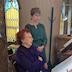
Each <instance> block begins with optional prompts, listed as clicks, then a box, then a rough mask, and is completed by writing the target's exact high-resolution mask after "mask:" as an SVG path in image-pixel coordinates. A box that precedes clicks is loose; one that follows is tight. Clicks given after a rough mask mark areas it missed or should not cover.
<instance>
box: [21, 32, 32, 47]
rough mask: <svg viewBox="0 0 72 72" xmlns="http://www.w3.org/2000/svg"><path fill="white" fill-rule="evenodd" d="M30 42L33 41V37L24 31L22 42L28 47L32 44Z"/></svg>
mask: <svg viewBox="0 0 72 72" xmlns="http://www.w3.org/2000/svg"><path fill="white" fill-rule="evenodd" d="M32 42H33V38H32V35H31V33H29V32H25V34H24V38H23V39H22V43H23V44H25V45H27V46H29V47H30V46H31V45H32Z"/></svg>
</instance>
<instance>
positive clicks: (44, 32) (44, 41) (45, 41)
mask: <svg viewBox="0 0 72 72" xmlns="http://www.w3.org/2000/svg"><path fill="white" fill-rule="evenodd" d="M42 28H43V45H46V44H47V35H46V31H45V27H44V25H43V24H42Z"/></svg>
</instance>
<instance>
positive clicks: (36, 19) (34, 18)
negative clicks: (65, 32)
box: [32, 13, 40, 23]
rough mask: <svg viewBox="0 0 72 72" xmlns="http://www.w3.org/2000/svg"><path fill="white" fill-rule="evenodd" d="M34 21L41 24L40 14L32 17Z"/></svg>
mask: <svg viewBox="0 0 72 72" xmlns="http://www.w3.org/2000/svg"><path fill="white" fill-rule="evenodd" d="M32 20H33V21H34V22H35V23H39V21H40V14H38V13H35V14H34V15H33V16H32Z"/></svg>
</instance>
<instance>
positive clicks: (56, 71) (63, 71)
mask: <svg viewBox="0 0 72 72" xmlns="http://www.w3.org/2000/svg"><path fill="white" fill-rule="evenodd" d="M70 70H72V56H70V57H69V58H67V59H66V60H64V61H63V62H61V63H60V64H58V65H57V66H56V67H54V68H53V69H52V71H51V72H69V71H70Z"/></svg>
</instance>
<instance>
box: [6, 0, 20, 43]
mask: <svg viewBox="0 0 72 72" xmlns="http://www.w3.org/2000/svg"><path fill="white" fill-rule="evenodd" d="M5 22H6V36H7V42H14V41H16V33H17V31H19V5H18V2H17V0H5Z"/></svg>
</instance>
